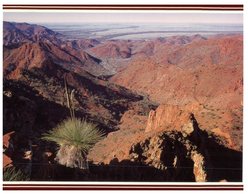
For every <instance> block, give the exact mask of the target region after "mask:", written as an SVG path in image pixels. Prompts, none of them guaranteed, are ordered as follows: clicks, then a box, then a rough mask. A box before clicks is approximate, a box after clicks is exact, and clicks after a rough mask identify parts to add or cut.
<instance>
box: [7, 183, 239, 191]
mask: <svg viewBox="0 0 248 195" xmlns="http://www.w3.org/2000/svg"><path fill="white" fill-rule="evenodd" d="M3 190H201V191H202V190H235V191H241V190H243V185H239V184H237V185H234V184H232V185H228V184H227V185H223V184H222V185H208V184H206V185H197V184H195V185H192V184H189V185H178V184H174V185H172V184H169V183H168V184H167V185H166V184H162V185H160V184H158V185H152V184H139V185H138V184H130V185H128V184H66V183H65V184H3Z"/></svg>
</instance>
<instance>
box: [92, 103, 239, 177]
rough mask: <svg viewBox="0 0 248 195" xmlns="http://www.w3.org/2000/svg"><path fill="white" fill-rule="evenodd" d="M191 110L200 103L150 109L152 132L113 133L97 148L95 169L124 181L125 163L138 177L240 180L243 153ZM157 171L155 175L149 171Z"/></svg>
mask: <svg viewBox="0 0 248 195" xmlns="http://www.w3.org/2000/svg"><path fill="white" fill-rule="evenodd" d="M190 109H191V111H193V110H196V109H197V106H191V108H189V107H188V108H187V109H185V110H182V109H181V108H179V107H178V106H166V105H164V106H159V107H158V108H157V110H156V111H152V112H151V113H152V114H151V113H150V116H149V119H148V127H149V128H150V131H146V132H144V131H136V132H132V131H130V132H128V130H125V131H119V132H115V133H114V134H113V135H111V136H108V137H107V138H105V139H104V140H103V141H102V142H100V143H99V144H98V146H97V147H95V149H94V148H93V151H94V152H92V153H91V154H90V159H91V160H92V163H93V164H94V162H95V163H96V164H95V166H97V167H98V168H97V170H101V168H100V167H108V171H109V172H111V174H110V175H111V176H109V177H110V178H112V177H113V178H115V180H126V177H125V174H124V173H123V169H124V168H122V167H121V166H125V170H126V171H131V172H132V173H136V174H132V176H130V175H129V176H130V177H131V179H132V180H134V181H149V180H150V181H151V180H152V181H182V182H183V181H184V182H185V181H195V182H218V181H223V180H225V181H241V180H242V179H241V178H242V153H241V152H239V151H235V150H232V149H230V148H228V147H226V145H225V144H223V142H222V141H220V140H219V137H220V136H221V135H222V134H223V133H222V134H221V133H220V132H217V131H216V132H215V133H213V132H211V131H206V130H202V129H200V127H199V124H198V121H197V119H196V118H195V116H194V114H193V113H191V112H190ZM164 116H165V117H164ZM154 127H155V128H154ZM130 134H131V135H132V136H131V135H130ZM217 134H218V135H217ZM129 135H130V136H129ZM109 143H111V146H110V145H109ZM99 146H101V147H99ZM100 148H101V149H100ZM109 148H112V149H109ZM128 148H129V152H127V149H128ZM120 154H123V155H120ZM216 154H217V155H216ZM96 156H98V157H96ZM113 163H114V166H115V167H116V168H115V169H114V168H112V166H113ZM123 164H124V165H123ZM118 166H120V167H119V169H118ZM132 166H133V167H132ZM129 167H132V170H129ZM135 167H136V168H135ZM148 168H152V170H150V171H151V172H152V173H151V172H149V173H147V170H148ZM93 170H96V169H95V168H93ZM118 171H120V172H118ZM140 171H141V172H142V174H139V172H140ZM103 172H104V171H102V170H101V173H102V174H104V173H103ZM155 172H156V174H158V176H156V178H152V179H151V177H149V176H147V175H146V174H155ZM110 178H109V179H110Z"/></svg>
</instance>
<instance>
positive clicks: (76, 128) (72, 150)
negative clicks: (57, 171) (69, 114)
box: [42, 118, 103, 169]
mask: <svg viewBox="0 0 248 195" xmlns="http://www.w3.org/2000/svg"><path fill="white" fill-rule="evenodd" d="M102 137H103V133H102V132H101V131H100V130H99V129H98V128H97V126H96V125H94V124H92V123H89V122H86V121H85V120H81V119H77V118H69V119H67V120H64V121H63V122H62V123H60V124H59V125H58V126H57V127H56V128H54V129H53V130H51V131H49V132H48V133H47V134H44V136H43V138H42V139H43V140H46V141H53V142H55V143H56V144H58V145H59V150H58V152H57V155H56V159H55V160H56V161H57V162H58V163H59V164H61V165H65V166H66V167H71V168H80V169H87V164H86V163H87V161H86V160H87V154H88V151H89V150H90V148H91V147H93V146H94V145H95V144H96V143H97V142H98V141H99V140H100V139H101V138H102Z"/></svg>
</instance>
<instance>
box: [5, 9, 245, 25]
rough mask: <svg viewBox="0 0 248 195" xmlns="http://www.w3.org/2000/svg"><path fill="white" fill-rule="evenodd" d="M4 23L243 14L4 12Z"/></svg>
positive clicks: (225, 18)
mask: <svg viewBox="0 0 248 195" xmlns="http://www.w3.org/2000/svg"><path fill="white" fill-rule="evenodd" d="M3 20H4V21H11V22H27V23H103V22H104V23H226V24H243V14H242V13H237V12H233V13H226V12H225V13H223V12H222V13H216V12H211V13H205V12H200V13H189V12H188V13H168V12H167V13H161V12H160V13H152V12H146V13H144V12H136V13H127V12H125V13H123V12H119V13H117V12H115V13H109V12H101V13H99V12H97V13H93V12H91V13H82V12H81V13H80V12H77V13H75V12H74V13H72V12H62V13H61V12H4V13H3Z"/></svg>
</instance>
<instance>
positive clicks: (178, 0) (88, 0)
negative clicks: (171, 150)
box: [0, 0, 248, 194]
mask: <svg viewBox="0 0 248 195" xmlns="http://www.w3.org/2000/svg"><path fill="white" fill-rule="evenodd" d="M2 3H3V4H244V23H243V24H244V54H245V53H247V44H246V42H247V35H246V33H247V25H246V24H247V22H248V21H247V5H248V4H247V0H222V1H220V0H219V1H216V0H204V1H199V0H167V1H162V0H135V1H132V0H126V1H123V0H121V1H120V0H119V1H116V0H104V1H102V0H84V1H81V0H60V1H51V0H42V1H41V0H38V1H34V0H22V1H20V0H19V1H18V0H3V1H2ZM5 11H6V12H12V10H11V11H10V10H8V11H7V10H5ZM13 11H14V10H13ZM19 11H20V10H19ZM39 11H40V10H39ZM65 11H66V10H63V12H65ZM84 11H89V10H84ZM139 11H141V10H139ZM15 12H16V11H15ZM31 12H32V11H31ZM93 12H94V11H93ZM97 12H101V11H100V10H99V11H97ZM103 12H106V11H103ZM111 12H113V11H111ZM156 12H157V13H158V11H156ZM170 12H172V11H170ZM180 12H183V11H180ZM185 12H188V11H185ZM193 12H197V11H193ZM200 12H201V11H200ZM204 12H206V11H204ZM225 13H227V12H226V11H225ZM235 13H237V12H235ZM0 17H1V20H2V21H3V13H1V16H0ZM0 31H1V37H0V45H1V49H0V51H1V54H2V52H3V51H2V49H3V47H2V32H3V31H2V25H0ZM2 57H3V55H2ZM2 62H3V60H1V65H2ZM246 65H247V56H245V55H244V101H243V102H244V119H243V121H244V128H243V143H244V148H243V184H244V189H245V190H244V191H243V192H238V191H235V194H236V193H238V194H239V193H244V192H245V193H247V191H248V190H247V186H248V185H247V181H248V173H247V168H246V166H247V163H248V161H247V144H245V143H247V141H248V140H247V132H246V130H247V127H248V125H247V121H248V116H247V102H246V99H247V98H248V97H247V79H246V77H245V76H247V67H246ZM0 91H1V95H0V102H1V103H0V107H1V111H2V71H1V73H0ZM1 116H2V115H1ZM0 126H1V129H2V128H3V126H2V120H1V125H0ZM0 140H1V141H0V143H1V144H2V139H0ZM1 155H2V153H1ZM0 163H2V158H1V159H0ZM0 180H1V181H2V174H1V175H0ZM4 183H9V182H4ZM11 183H13V184H14V183H18V184H20V183H29V184H36V183H39V184H45V183H51V184H59V183H64V182H11ZM68 183H77V184H79V183H82V184H89V183H91V184H92V183H94V184H96V183H101V184H113V182H68ZM115 183H116V184H123V183H125V184H129V183H132V184H133V182H115ZM141 183H142V184H144V183H143V182H141ZM135 184H139V183H136V182H135ZM152 184H153V185H156V184H161V183H160V182H158V183H157V182H156V183H152ZM164 184H165V183H164ZM168 184H178V185H180V184H183V185H187V184H189V185H192V184H194V185H202V184H206V185H211V184H213V185H215V184H216V185H218V184H219V185H225V183H215V182H214V183H212V182H208V183H181V182H177V183H174V182H173V183H168ZM226 184H227V185H231V184H239V183H236V182H235V183H233V182H228V183H226ZM241 184H242V183H241ZM4 193H7V192H4ZM25 193H27V194H29V193H30V194H31V193H32V194H33V192H25ZM35 193H37V194H39V193H42V194H43V193H46V192H38V191H36V192H35ZM65 193H68V192H65ZM69 193H70V192H69ZM73 193H76V192H75V191H73ZM78 193H80V194H81V193H82V192H78ZM90 193H91V192H88V191H87V194H90ZM101 193H102V192H101ZM107 193H108V194H109V193H113V194H116V193H118V194H119V193H120V194H122V193H123V194H124V193H125V194H126V193H129V192H107ZM143 193H144V194H146V193H147V194H148V193H149V194H150V193H151V192H149V191H147V192H142V194H143ZM156 193H159V192H156ZM162 193H163V194H164V192H162ZM173 193H176V192H174V191H173ZM179 193H180V192H179ZM182 193H184V194H185V193H186V194H192V193H198V192H195V191H194V192H189V191H186V192H182ZM200 193H202V194H209V193H214V192H212V191H201V192H200ZM219 193H225V194H233V192H232V191H224V192H218V194H219Z"/></svg>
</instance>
